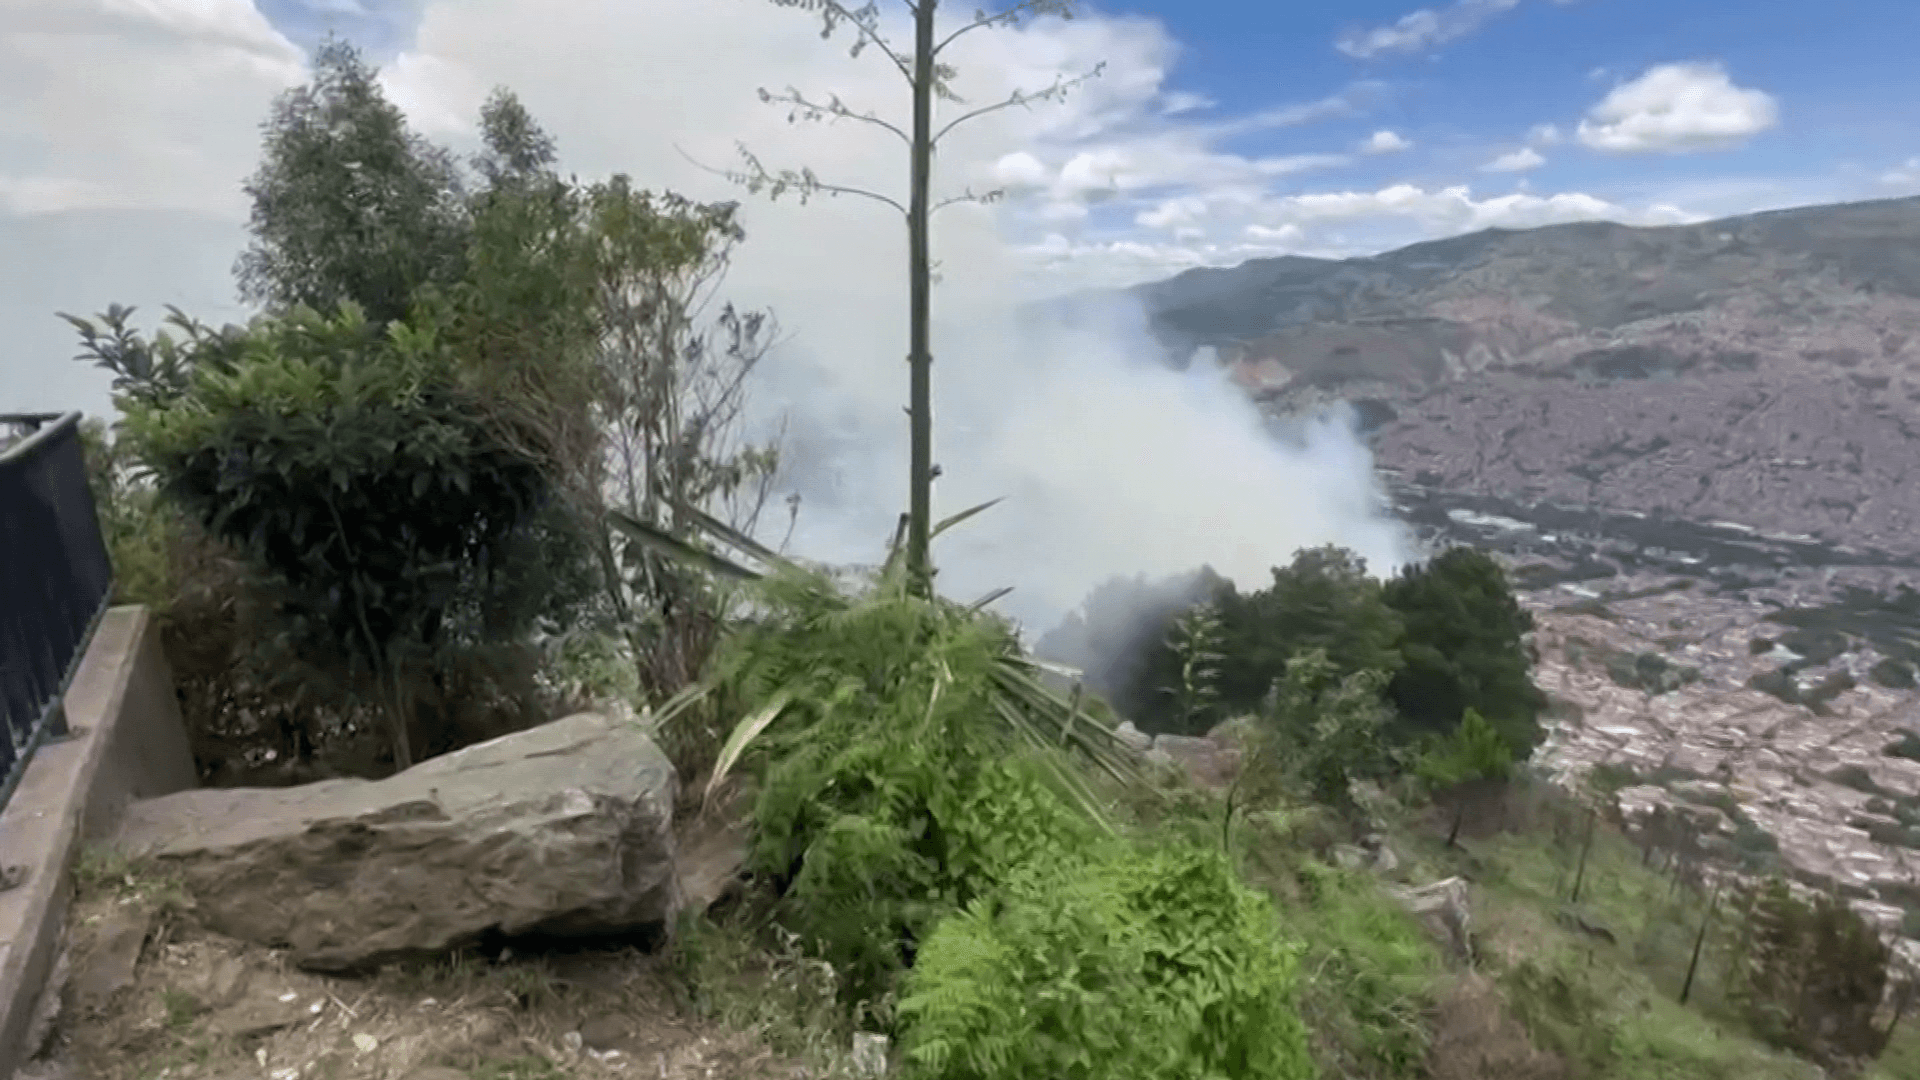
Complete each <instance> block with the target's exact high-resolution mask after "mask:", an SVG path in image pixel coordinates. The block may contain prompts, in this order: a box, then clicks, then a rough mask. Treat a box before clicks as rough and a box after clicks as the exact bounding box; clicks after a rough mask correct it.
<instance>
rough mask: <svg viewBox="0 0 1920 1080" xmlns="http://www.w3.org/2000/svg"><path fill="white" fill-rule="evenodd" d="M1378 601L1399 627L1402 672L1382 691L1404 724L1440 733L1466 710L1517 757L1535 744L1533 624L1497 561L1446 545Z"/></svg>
mask: <svg viewBox="0 0 1920 1080" xmlns="http://www.w3.org/2000/svg"><path fill="white" fill-rule="evenodd" d="M1382 595H1383V599H1384V600H1385V601H1386V603H1387V605H1388V606H1389V607H1391V608H1392V609H1393V610H1394V611H1395V612H1397V613H1398V614H1399V617H1400V620H1401V623H1402V624H1403V626H1404V635H1403V636H1402V637H1401V639H1400V652H1401V654H1402V657H1403V660H1404V666H1402V667H1401V668H1400V669H1399V670H1398V671H1397V672H1396V673H1395V674H1394V677H1393V680H1392V682H1391V683H1390V684H1389V685H1388V688H1387V694H1388V696H1389V697H1390V698H1391V699H1392V700H1393V703H1394V705H1395V706H1396V707H1397V708H1398V710H1399V713H1400V716H1401V717H1402V719H1403V720H1404V721H1405V722H1406V724H1407V725H1408V726H1409V727H1410V728H1411V729H1412V730H1413V731H1415V732H1424V733H1429V734H1436V735H1445V734H1447V733H1448V732H1450V731H1452V730H1453V728H1454V727H1455V726H1456V725H1457V724H1459V723H1460V722H1461V720H1462V717H1463V715H1464V714H1465V712H1466V710H1468V709H1470V708H1471V709H1475V710H1478V711H1479V713H1480V714H1481V716H1483V717H1485V718H1486V720H1487V721H1488V722H1489V723H1491V724H1492V725H1493V727H1494V729H1495V730H1497V731H1499V732H1500V734H1501V735H1502V736H1504V737H1505V738H1506V740H1507V743H1508V745H1509V746H1511V747H1512V748H1513V752H1514V754H1515V755H1516V756H1518V757H1521V758H1524V757H1526V756H1527V755H1528V754H1530V753H1531V752H1532V751H1533V748H1534V747H1535V746H1536V745H1537V744H1538V743H1539V741H1540V724H1539V716H1540V710H1541V709H1542V708H1543V707H1544V704H1545V698H1544V695H1542V694H1541V693H1540V691H1539V689H1538V688H1537V687H1535V686H1534V685H1533V679H1532V675H1531V666H1532V665H1531V660H1530V658H1529V656H1528V654H1527V647H1526V642H1525V636H1526V634H1527V633H1528V632H1529V631H1531V630H1532V629H1533V617H1532V616H1531V615H1529V614H1528V613H1527V612H1526V611H1525V610H1524V609H1522V608H1521V607H1520V603H1519V601H1518V600H1517V599H1515V597H1514V594H1513V589H1512V587H1511V586H1510V585H1509V584H1508V582H1507V578H1506V574H1505V572H1504V571H1502V570H1501V568H1500V564H1499V563H1497V562H1495V561H1494V560H1493V558H1492V557H1491V556H1489V555H1487V554H1485V553H1483V552H1480V551H1476V550H1474V549H1472V548H1467V547H1456V548H1451V549H1449V550H1447V551H1446V552H1444V553H1442V554H1440V555H1438V556H1436V557H1434V558H1433V559H1431V560H1430V561H1428V562H1426V563H1423V564H1419V565H1415V566H1410V567H1407V568H1406V569H1404V570H1402V571H1401V573H1400V574H1399V575H1398V576H1396V577H1395V578H1394V579H1393V580H1392V581H1389V582H1387V583H1386V586H1385V589H1384V590H1383V594H1382Z"/></svg>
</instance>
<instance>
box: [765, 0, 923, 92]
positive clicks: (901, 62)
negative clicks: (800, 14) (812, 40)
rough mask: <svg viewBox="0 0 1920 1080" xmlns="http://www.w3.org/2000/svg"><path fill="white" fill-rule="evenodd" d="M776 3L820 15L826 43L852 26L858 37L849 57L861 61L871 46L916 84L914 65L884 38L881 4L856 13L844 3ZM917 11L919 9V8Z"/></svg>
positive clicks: (787, 0) (783, 0) (795, 0)
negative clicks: (837, 31)
mask: <svg viewBox="0 0 1920 1080" xmlns="http://www.w3.org/2000/svg"><path fill="white" fill-rule="evenodd" d="M773 3H774V4H775V5H776V6H779V7H797V8H800V9H801V10H803V11H818V12H819V13H820V24H821V25H820V37H821V39H822V40H825V39H827V38H830V37H832V36H833V32H834V30H836V29H838V28H839V26H840V24H841V23H843V22H844V23H848V24H850V25H851V26H852V27H853V28H854V31H855V34H856V36H855V38H854V41H853V48H852V49H850V50H849V51H848V55H850V56H853V57H855V58H858V57H859V55H860V53H861V50H863V49H865V48H866V47H867V46H869V45H871V46H873V47H874V48H876V49H879V50H880V51H881V53H883V54H885V56H886V58H887V59H888V60H891V61H893V66H894V67H895V68H896V69H898V70H899V72H900V75H901V77H902V78H904V79H906V80H907V82H908V83H912V82H913V65H912V63H910V62H909V61H908V59H907V57H906V56H905V55H903V54H902V53H900V52H899V51H898V50H896V49H895V48H894V47H893V46H892V45H890V44H888V43H887V39H886V38H884V37H881V36H880V30H879V25H880V7H879V5H878V4H874V3H871V2H869V3H868V4H866V5H865V6H864V7H860V8H857V9H856V8H849V7H848V6H847V5H845V4H843V3H841V2H840V0H773ZM907 6H908V7H909V8H914V7H915V5H913V4H911V3H909V4H908V5H907ZM915 10H918V9H917V8H915Z"/></svg>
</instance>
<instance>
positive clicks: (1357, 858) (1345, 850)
mask: <svg viewBox="0 0 1920 1080" xmlns="http://www.w3.org/2000/svg"><path fill="white" fill-rule="evenodd" d="M1372 862H1373V856H1371V855H1369V854H1367V851H1366V849H1365V848H1358V847H1355V846H1353V845H1352V844H1335V845H1333V864H1334V865H1335V866H1338V867H1339V868H1340V869H1342V870H1365V869H1366V868H1367V867H1368V866H1369V865H1370V864H1371V863H1372Z"/></svg>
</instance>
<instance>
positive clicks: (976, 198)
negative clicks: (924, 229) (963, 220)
mask: <svg viewBox="0 0 1920 1080" xmlns="http://www.w3.org/2000/svg"><path fill="white" fill-rule="evenodd" d="M1006 197H1007V190H1006V189H1005V188H994V189H993V190H992V191H983V192H981V193H979V194H977V195H976V194H974V191H973V189H972V188H968V189H967V190H965V191H963V192H961V193H960V194H958V195H952V196H949V197H947V198H945V199H941V200H940V201H939V202H937V203H934V204H933V209H932V210H929V211H927V212H928V213H934V212H936V211H939V210H940V209H942V208H944V207H948V206H952V205H953V204H954V203H963V202H970V203H979V204H980V205H981V206H992V205H993V204H994V203H997V202H999V201H1000V200H1002V199H1004V198H1006Z"/></svg>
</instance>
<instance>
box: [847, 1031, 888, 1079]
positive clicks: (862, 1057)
mask: <svg viewBox="0 0 1920 1080" xmlns="http://www.w3.org/2000/svg"><path fill="white" fill-rule="evenodd" d="M888 1045H889V1044H888V1040H887V1037H886V1036H885V1035H875V1034H874V1033H872V1032H870V1031H856V1032H854V1033H853V1071H854V1072H856V1073H859V1074H860V1075H861V1076H869V1077H871V1076H885V1075H886V1073H887V1048H888Z"/></svg>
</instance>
